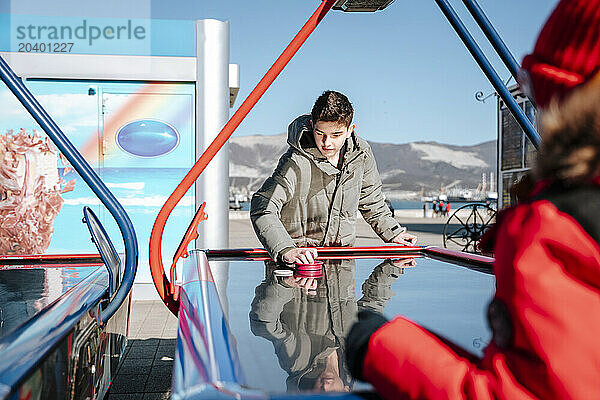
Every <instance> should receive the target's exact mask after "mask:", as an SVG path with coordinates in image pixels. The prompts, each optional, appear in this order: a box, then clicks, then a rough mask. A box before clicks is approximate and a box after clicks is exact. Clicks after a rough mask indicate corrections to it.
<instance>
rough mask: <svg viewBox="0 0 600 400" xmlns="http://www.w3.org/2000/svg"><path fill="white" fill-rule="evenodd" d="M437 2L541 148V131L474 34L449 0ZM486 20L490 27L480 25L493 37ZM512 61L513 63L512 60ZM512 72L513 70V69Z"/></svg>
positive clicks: (516, 116) (528, 135)
mask: <svg viewBox="0 0 600 400" xmlns="http://www.w3.org/2000/svg"><path fill="white" fill-rule="evenodd" d="M435 2H436V3H437V5H438V6H439V7H440V9H441V10H442V12H443V13H444V15H445V17H446V19H447V20H448V22H450V25H452V27H453V28H454V30H455V31H456V33H457V34H458V36H459V37H460V39H461V40H462V41H463V43H464V45H465V46H466V47H467V49H468V50H469V52H470V53H471V55H472V56H473V58H474V59H475V61H476V62H477V64H478V65H479V67H480V68H481V70H482V71H483V73H484V74H485V76H486V77H487V78H488V80H489V81H490V83H491V84H492V86H493V87H494V89H495V90H496V92H497V93H498V95H499V96H500V98H502V100H503V101H504V103H505V104H506V106H507V107H508V109H509V110H510V111H511V113H512V115H513V116H514V117H515V119H516V120H517V123H518V124H519V125H520V126H521V128H522V129H523V131H524V132H525V134H526V135H527V137H528V138H529V140H531V143H533V145H534V146H535V147H536V148H539V147H540V144H541V142H542V139H541V137H540V135H539V133H538V132H537V131H536V130H535V127H534V126H533V124H532V123H531V121H530V120H529V118H527V116H526V115H525V113H524V112H523V110H522V109H521V107H519V104H517V101H516V100H515V99H514V97H513V96H512V95H511V94H510V91H509V90H508V88H507V87H506V86H505V85H504V82H502V79H500V76H498V73H497V72H496V70H494V67H493V66H492V64H491V63H490V61H489V60H488V59H487V58H486V56H485V54H484V53H483V51H481V48H480V47H479V46H478V45H477V42H475V39H473V36H471V34H470V33H469V30H468V29H467V28H466V27H465V25H464V24H463V23H462V21H461V19H460V18H459V16H458V14H456V11H455V10H454V9H453V8H452V6H451V5H450V3H449V2H448V1H447V0H435ZM473 7H474V5H473ZM477 8H478V7H477ZM473 10H474V12H477V10H476V9H475V8H473ZM479 12H480V13H481V15H480V17H482V18H481V20H482V22H484V21H483V11H482V10H481V9H480V8H479ZM485 21H487V24H489V27H488V26H487V25H486V24H485V23H484V24H483V26H482V25H480V26H481V27H482V30H483V31H484V32H486V36H488V38H489V37H490V36H492V37H493V36H494V35H493V34H492V33H491V32H488V31H489V28H490V27H491V23H490V22H489V21H488V20H487V18H485ZM478 22H479V21H478ZM492 29H493V28H492ZM494 32H495V34H496V36H497V38H498V39H499V38H500V36H499V35H498V33H497V32H496V31H495V30H494ZM499 42H502V40H499ZM499 42H498V43H496V45H499V44H500V43H499ZM492 44H493V42H492ZM502 44H503V43H502ZM495 47H496V46H495V45H494V48H495ZM504 47H505V48H506V46H504ZM506 50H508V49H507V48H506ZM501 57H502V55H501ZM511 57H512V56H511ZM513 61H514V58H513ZM510 63H511V64H512V61H511V62H510ZM514 63H515V64H516V61H514ZM511 68H516V67H515V66H513V67H509V69H511ZM511 73H512V71H511Z"/></svg>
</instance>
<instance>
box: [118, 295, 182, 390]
mask: <svg viewBox="0 0 600 400" xmlns="http://www.w3.org/2000/svg"><path fill="white" fill-rule="evenodd" d="M176 339H177V318H175V316H174V315H173V314H171V312H170V311H169V310H168V309H167V307H166V306H165V305H164V304H163V303H162V301H134V302H133V303H132V308H131V317H130V327H129V339H128V344H127V348H126V349H125V357H124V360H123V363H122V364H121V366H120V368H119V370H118V371H117V375H116V377H115V379H114V380H113V383H112V385H111V387H110V390H109V395H108V397H107V399H108V400H159V399H168V398H169V396H170V390H171V376H172V371H173V357H174V355H175V342H176Z"/></svg>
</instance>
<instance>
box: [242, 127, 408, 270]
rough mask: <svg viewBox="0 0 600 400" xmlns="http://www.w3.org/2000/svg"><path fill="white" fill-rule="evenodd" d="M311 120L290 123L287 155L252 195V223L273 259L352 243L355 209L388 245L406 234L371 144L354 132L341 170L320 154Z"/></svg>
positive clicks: (347, 144) (348, 140)
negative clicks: (385, 195)
mask: <svg viewBox="0 0 600 400" xmlns="http://www.w3.org/2000/svg"><path fill="white" fill-rule="evenodd" d="M310 119H311V117H310V115H302V116H300V117H298V118H296V119H295V120H294V121H293V122H292V123H291V124H290V126H289V127H288V144H289V146H290V147H289V149H288V151H287V152H286V153H285V154H283V155H282V156H281V158H280V159H279V164H278V165H277V167H276V168H275V171H273V175H271V176H270V177H269V178H267V180H266V181H265V183H264V184H263V185H262V187H261V188H260V189H259V190H258V191H257V192H256V193H255V194H254V196H252V202H251V208H250V218H251V220H252V225H253V226H254V231H255V232H256V235H257V236H258V239H259V240H260V242H261V243H262V245H263V246H264V247H265V249H266V250H267V251H268V252H269V254H270V255H271V257H272V258H273V259H274V260H280V259H281V256H282V255H283V253H285V252H286V251H287V250H288V249H289V248H292V247H309V246H352V245H354V241H355V239H356V217H357V210H358V211H360V212H361V214H362V216H363V218H364V219H365V221H367V222H368V223H369V224H370V225H371V227H372V228H373V230H374V231H375V233H377V235H379V237H381V239H382V240H383V241H385V242H390V241H391V240H392V239H393V238H395V237H396V236H398V235H399V234H400V233H402V232H404V231H405V229H404V228H402V227H401V226H400V225H399V224H398V222H397V221H396V220H395V219H394V218H393V217H392V214H391V212H390V210H389V209H388V207H387V206H386V204H385V202H384V198H383V194H382V193H381V179H380V178H379V173H378V171H377V166H376V164H375V157H374V156H373V153H372V151H371V148H370V146H369V144H368V143H367V142H366V141H365V140H362V139H361V138H359V137H357V136H356V134H355V133H354V132H353V133H352V134H351V135H350V136H349V137H348V139H347V140H346V145H345V151H344V152H343V159H342V164H341V169H338V168H336V167H335V166H333V165H332V164H331V163H330V162H329V161H327V159H326V158H325V157H324V156H323V155H322V154H321V153H320V152H319V149H318V148H317V146H316V144H315V142H314V138H313V135H312V126H311V123H310Z"/></svg>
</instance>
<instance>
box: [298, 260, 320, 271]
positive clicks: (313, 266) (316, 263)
mask: <svg viewBox="0 0 600 400" xmlns="http://www.w3.org/2000/svg"><path fill="white" fill-rule="evenodd" d="M322 266H323V261H320V260H315V262H313V263H312V264H304V263H296V268H298V269H299V268H321V267H322Z"/></svg>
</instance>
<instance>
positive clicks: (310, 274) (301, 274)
mask: <svg viewBox="0 0 600 400" xmlns="http://www.w3.org/2000/svg"><path fill="white" fill-rule="evenodd" d="M294 276H295V277H296V278H321V277H322V276H323V272H322V271H320V270H319V271H296V273H295V274H294Z"/></svg>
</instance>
